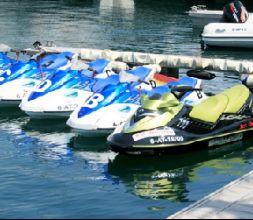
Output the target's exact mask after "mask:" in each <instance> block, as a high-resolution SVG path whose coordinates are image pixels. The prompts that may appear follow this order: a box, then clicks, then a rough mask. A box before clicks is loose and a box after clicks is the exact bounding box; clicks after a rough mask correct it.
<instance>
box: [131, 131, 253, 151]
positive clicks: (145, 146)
mask: <svg viewBox="0 0 253 220" xmlns="http://www.w3.org/2000/svg"><path fill="white" fill-rule="evenodd" d="M250 130H253V128H248V129H244V130H243V131H242V130H240V131H235V132H231V133H226V134H221V135H215V136H212V137H206V138H201V139H197V140H195V141H188V142H183V143H177V144H160V145H133V148H163V147H175V146H178V147H179V144H180V145H189V144H192V143H195V142H200V141H206V140H210V139H214V138H220V137H224V136H227V135H231V134H238V133H243V132H246V131H250Z"/></svg>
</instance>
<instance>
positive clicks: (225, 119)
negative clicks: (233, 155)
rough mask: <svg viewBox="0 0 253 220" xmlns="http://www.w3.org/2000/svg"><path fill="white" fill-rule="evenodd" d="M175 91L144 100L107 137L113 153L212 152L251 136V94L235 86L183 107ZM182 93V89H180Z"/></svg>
mask: <svg viewBox="0 0 253 220" xmlns="http://www.w3.org/2000/svg"><path fill="white" fill-rule="evenodd" d="M177 89H179V87H178V88H175V90H174V91H172V92H170V93H165V94H163V95H160V96H151V97H148V96H144V97H143V98H142V99H143V100H142V107H140V108H139V109H138V110H137V111H136V113H135V114H134V115H133V116H132V117H131V118H130V119H129V120H128V121H127V122H126V123H125V124H124V125H122V126H120V127H118V128H117V129H115V131H114V132H113V133H112V134H111V135H110V136H109V137H108V139H107V142H108V144H109V145H110V146H111V149H112V150H113V151H115V152H119V153H125V154H133V155H140V154H162V153H166V152H170V153H178V152H182V151H192V150H196V149H198V148H213V147H217V146H220V145H224V144H227V143H230V142H235V141H240V140H243V139H246V138H248V137H250V135H252V131H253V115H252V103H253V102H252V101H253V100H252V93H251V92H250V90H249V88H248V87H247V86H245V85H240V84H239V85H235V86H233V87H230V88H227V89H225V90H224V91H223V92H221V93H219V94H217V95H213V96H209V97H208V98H207V99H205V100H203V101H202V102H200V103H199V104H197V105H194V106H189V105H183V104H182V103H180V101H179V97H178V95H177ZM181 90H183V89H182V87H181Z"/></svg>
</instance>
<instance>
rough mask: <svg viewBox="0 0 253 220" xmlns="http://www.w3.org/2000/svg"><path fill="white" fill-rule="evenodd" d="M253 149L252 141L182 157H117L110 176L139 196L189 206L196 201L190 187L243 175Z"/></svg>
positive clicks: (251, 156)
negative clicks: (187, 204)
mask: <svg viewBox="0 0 253 220" xmlns="http://www.w3.org/2000/svg"><path fill="white" fill-rule="evenodd" d="M252 146H253V140H252V141H251V142H247V143H246V142H237V143H233V144H231V145H225V146H223V147H220V148H217V149H212V150H204V151H199V152H194V153H187V154H182V155H181V154H180V155H168V156H161V157H141V158H136V157H130V156H124V155H117V156H116V157H115V159H113V160H111V161H110V162H109V164H108V173H109V174H110V175H111V178H112V180H114V181H115V182H118V183H119V182H121V183H124V184H125V185H126V187H127V189H128V191H130V192H131V193H133V194H134V195H136V196H139V197H142V198H148V199H154V200H158V199H166V200H170V201H173V202H189V201H191V199H192V198H193V197H194V196H192V195H190V193H192V192H191V191H193V190H190V189H188V187H189V185H190V184H194V183H196V182H198V183H199V185H202V184H203V186H204V185H205V184H207V185H208V184H211V183H212V182H213V181H212V180H211V179H212V178H214V179H215V178H219V177H220V178H223V177H225V176H226V177H230V178H231V177H233V178H236V177H238V176H241V175H243V173H245V170H244V169H243V164H246V163H248V162H249V161H252V158H253V152H252V150H253V148H252ZM250 147H251V148H250ZM246 149H248V150H249V151H248V152H247V153H245V152H244V150H246ZM246 155H247V156H246ZM208 172H209V173H208ZM207 173H208V175H207ZM207 185H206V186H207ZM212 187H215V185H213V186H210V185H209V189H210V190H212V189H211V188H212ZM217 187H218V186H217ZM196 189H198V187H197V188H196ZM196 189H195V191H197V190H196ZM199 190H200V191H201V190H204V188H202V189H201V188H200V189H199ZM202 193H203V192H202ZM195 196H196V195H195Z"/></svg>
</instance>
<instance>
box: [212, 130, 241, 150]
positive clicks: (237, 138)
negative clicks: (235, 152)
mask: <svg viewBox="0 0 253 220" xmlns="http://www.w3.org/2000/svg"><path fill="white" fill-rule="evenodd" d="M242 138H243V134H242V133H240V134H235V135H229V136H226V137H219V138H215V139H213V140H210V141H209V142H208V147H213V146H217V145H223V144H227V143H230V142H235V141H240V140H242Z"/></svg>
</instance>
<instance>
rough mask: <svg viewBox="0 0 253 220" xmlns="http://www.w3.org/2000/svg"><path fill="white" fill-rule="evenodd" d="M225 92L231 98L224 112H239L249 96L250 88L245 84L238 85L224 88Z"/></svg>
mask: <svg viewBox="0 0 253 220" xmlns="http://www.w3.org/2000/svg"><path fill="white" fill-rule="evenodd" d="M223 94H225V95H227V96H228V99H229V102H228V105H227V107H226V109H225V111H224V113H237V112H238V111H239V110H240V109H241V108H242V106H243V105H244V103H245V102H246V100H247V99H248V98H249V89H248V88H247V87H246V86H244V85H236V86H234V87H232V88H229V89H226V90H224V92H223Z"/></svg>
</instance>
